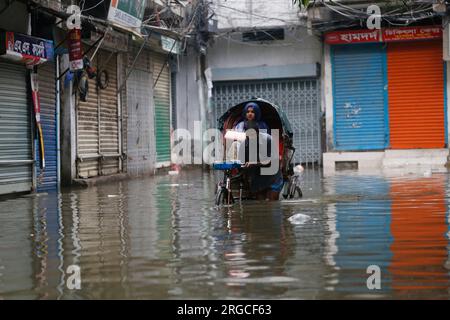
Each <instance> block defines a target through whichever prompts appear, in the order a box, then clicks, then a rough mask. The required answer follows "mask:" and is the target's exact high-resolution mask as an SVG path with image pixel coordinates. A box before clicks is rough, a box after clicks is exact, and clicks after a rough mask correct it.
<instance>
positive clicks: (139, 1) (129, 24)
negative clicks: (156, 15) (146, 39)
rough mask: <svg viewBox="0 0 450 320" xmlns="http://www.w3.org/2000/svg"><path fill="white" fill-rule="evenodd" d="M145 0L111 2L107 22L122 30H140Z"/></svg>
mask: <svg viewBox="0 0 450 320" xmlns="http://www.w3.org/2000/svg"><path fill="white" fill-rule="evenodd" d="M146 4H147V0H135V1H131V0H112V1H111V6H110V7H109V13H108V20H109V21H111V22H113V23H115V24H117V25H119V26H122V27H124V28H131V29H140V28H141V26H142V19H143V18H144V10H145V6H146Z"/></svg>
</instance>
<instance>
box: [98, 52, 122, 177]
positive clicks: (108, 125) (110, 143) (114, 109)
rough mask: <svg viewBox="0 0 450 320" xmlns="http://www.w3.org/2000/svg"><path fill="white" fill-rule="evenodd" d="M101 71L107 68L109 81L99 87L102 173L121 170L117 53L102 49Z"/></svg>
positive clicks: (100, 54)
mask: <svg viewBox="0 0 450 320" xmlns="http://www.w3.org/2000/svg"><path fill="white" fill-rule="evenodd" d="M97 59H98V60H97V65H98V66H99V71H101V70H106V71H107V73H108V78H109V83H108V87H107V88H106V89H101V88H99V89H98V90H99V96H100V97H99V98H100V99H99V100H100V106H99V107H100V154H101V155H102V156H103V157H105V158H103V159H102V160H101V170H102V172H101V174H102V175H111V174H114V173H118V172H120V159H119V155H120V154H119V152H120V148H119V137H120V135H119V117H118V103H117V102H118V100H117V54H115V53H109V52H105V51H102V52H100V53H99V55H98V57H97Z"/></svg>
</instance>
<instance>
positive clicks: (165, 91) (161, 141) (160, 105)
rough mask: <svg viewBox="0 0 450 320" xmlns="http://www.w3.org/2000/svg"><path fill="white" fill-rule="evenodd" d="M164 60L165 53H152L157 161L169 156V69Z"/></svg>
mask: <svg viewBox="0 0 450 320" xmlns="http://www.w3.org/2000/svg"><path fill="white" fill-rule="evenodd" d="M166 60H167V56H166V55H163V54H158V53H152V62H153V81H154V82H156V80H157V79H158V76H159V79H158V82H157V83H156V86H155V88H154V91H153V94H154V102H155V139H156V160H157V162H159V163H164V162H169V161H170V157H171V150H170V149H171V147H170V70H169V67H168V63H167V61H166ZM160 74H161V75H160Z"/></svg>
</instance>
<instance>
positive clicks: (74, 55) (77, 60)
mask: <svg viewBox="0 0 450 320" xmlns="http://www.w3.org/2000/svg"><path fill="white" fill-rule="evenodd" d="M68 47H69V63H70V70H71V71H75V70H81V69H83V67H84V64H83V47H82V45H81V30H80V29H72V30H70V31H69V40H68Z"/></svg>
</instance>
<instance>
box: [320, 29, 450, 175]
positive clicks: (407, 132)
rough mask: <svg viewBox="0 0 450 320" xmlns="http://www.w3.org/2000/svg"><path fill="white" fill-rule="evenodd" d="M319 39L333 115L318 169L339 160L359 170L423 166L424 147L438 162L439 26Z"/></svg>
mask: <svg viewBox="0 0 450 320" xmlns="http://www.w3.org/2000/svg"><path fill="white" fill-rule="evenodd" d="M325 42H326V44H327V45H328V47H329V52H330V54H329V61H330V67H329V68H328V70H330V71H331V76H330V75H328V76H329V77H331V79H330V80H329V83H331V87H332V90H331V96H332V98H331V99H329V101H332V113H333V117H332V121H328V123H327V133H328V134H329V135H330V136H332V139H328V141H331V143H329V145H328V151H329V152H328V153H327V154H325V155H324V162H325V166H327V167H333V166H335V164H336V162H340V161H343V162H346V161H347V162H349V161H350V162H359V163H358V165H359V166H361V164H362V166H363V167H364V166H368V167H371V166H373V167H387V166H390V165H391V164H393V163H395V165H399V166H400V165H402V163H405V164H406V158H407V157H412V158H415V160H416V161H415V162H417V163H416V164H419V165H421V164H427V163H426V162H427V161H428V162H430V161H431V160H430V159H428V160H427V159H425V153H426V152H427V151H426V150H430V149H433V150H434V151H435V152H437V153H436V155H438V157H440V158H442V159H441V160H442V161H441V160H438V161H441V162H443V163H442V164H445V160H446V159H444V158H446V154H447V153H448V152H447V151H446V149H444V148H446V145H447V137H446V132H447V131H446V121H445V118H446V109H447V108H446V105H445V86H446V83H445V82H446V79H445V76H444V74H445V73H444V70H445V63H444V61H443V49H442V48H443V44H442V28H441V27H440V26H417V27H401V28H388V29H382V30H347V31H335V32H331V33H328V34H327V35H326V37H325ZM328 97H330V96H328ZM328 110H330V108H329V109H328ZM405 150H408V151H407V153H405V152H404V151H405ZM412 150H415V151H414V152H412ZM361 151H364V152H365V154H364V155H361V153H360V152H361ZM370 151H371V152H374V153H373V154H370V153H367V152H370ZM441 151H442V152H441ZM392 157H394V158H396V159H392ZM402 158H403V160H402ZM435 158H436V157H435ZM435 160H436V159H434V160H433V161H434V162H433V165H434V164H437V163H436V161H435ZM402 161H403V162H402ZM364 162H365V163H364ZM411 162H414V161H410V163H411Z"/></svg>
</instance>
